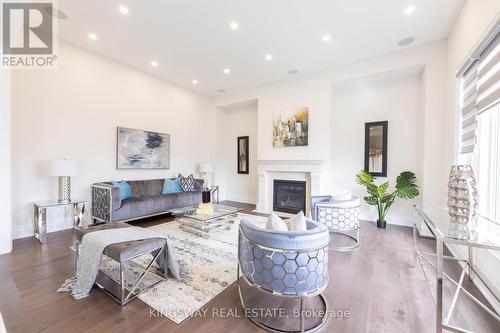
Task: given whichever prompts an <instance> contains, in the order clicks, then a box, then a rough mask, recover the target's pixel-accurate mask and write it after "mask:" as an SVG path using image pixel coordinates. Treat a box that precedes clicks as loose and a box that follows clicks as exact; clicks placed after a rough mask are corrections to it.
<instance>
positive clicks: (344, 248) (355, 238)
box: [330, 228, 359, 251]
mask: <svg viewBox="0 0 500 333" xmlns="http://www.w3.org/2000/svg"><path fill="white" fill-rule="evenodd" d="M352 231H354V230H352ZM330 232H331V233H335V234H338V235H342V236H345V237H347V238H350V239H351V240H353V241H354V244H353V245H349V246H330V250H333V251H352V250H354V249H356V248H358V247H359V228H358V229H356V235H355V236H353V235H350V234H348V233H347V232H345V231H338V230H331V229H330Z"/></svg>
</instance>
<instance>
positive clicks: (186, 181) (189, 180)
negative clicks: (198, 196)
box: [178, 174, 196, 192]
mask: <svg viewBox="0 0 500 333" xmlns="http://www.w3.org/2000/svg"><path fill="white" fill-rule="evenodd" d="M178 178H179V179H180V181H181V187H182V190H183V191H184V192H192V191H196V188H195V185H194V177H193V175H189V176H187V177H184V176H183V175H181V174H179V177H178Z"/></svg>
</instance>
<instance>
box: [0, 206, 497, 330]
mask: <svg viewBox="0 0 500 333" xmlns="http://www.w3.org/2000/svg"><path fill="white" fill-rule="evenodd" d="M231 204H233V205H240V206H241V207H243V208H245V209H246V210H247V211H248V212H249V211H250V210H251V209H252V206H250V205H245V204H237V203H231ZM168 220H171V218H159V219H158V218H157V219H149V220H147V221H142V222H141V224H140V225H141V226H150V225H154V224H158V223H164V222H165V221H168ZM136 224H138V223H136ZM420 243H421V244H420V246H421V247H423V248H429V249H432V246H433V243H434V242H433V241H432V240H428V239H421V241H420ZM73 244H74V232H73V231H72V230H66V231H61V232H56V233H52V234H49V236H48V243H47V245H44V246H41V245H40V244H38V243H37V242H36V241H35V240H34V239H32V238H25V239H20V240H16V241H14V250H13V252H12V253H11V254H7V255H2V256H0V313H1V314H2V316H3V319H4V322H5V326H6V327H7V330H8V332H255V331H258V329H257V328H256V326H255V325H253V324H252V323H251V322H250V321H249V320H248V319H246V318H243V317H229V318H217V317H214V316H213V315H212V314H213V313H215V312H219V313H221V312H220V311H219V309H231V310H232V311H233V312H238V314H239V315H241V314H242V310H241V308H240V303H239V299H238V294H237V288H236V285H235V284H233V285H231V286H230V287H228V288H226V289H225V290H224V291H223V292H222V293H221V294H219V295H218V296H217V297H215V298H214V299H213V300H212V301H211V302H210V303H208V304H207V305H205V307H204V309H206V310H207V312H206V313H207V317H205V318H200V317H196V318H190V319H187V320H185V321H184V322H183V323H181V324H180V325H176V324H175V323H174V322H172V321H170V320H169V319H167V318H164V317H155V316H154V313H153V316H152V315H151V314H150V308H149V306H147V305H146V304H145V303H143V302H142V301H140V300H135V301H133V302H132V303H130V304H128V305H127V306H125V307H120V306H119V305H118V304H116V303H115V302H114V301H113V300H111V298H109V297H108V296H107V295H105V294H104V293H103V292H102V291H100V290H99V289H96V288H94V289H93V290H92V293H91V295H90V296H89V297H88V298H86V299H83V300H80V301H74V300H73V299H72V298H71V297H70V296H69V295H68V294H64V293H63V294H59V293H56V289H57V288H58V287H59V286H60V285H61V283H62V282H63V281H64V279H65V278H67V277H70V276H71V275H72V274H73V273H74V269H75V267H74V253H73V252H72V251H71V250H70V249H69V247H70V246H71V245H73ZM411 244H412V243H411V229H410V228H407V227H398V226H392V225H389V226H388V227H387V229H386V230H379V229H377V228H376V226H375V224H373V223H370V222H362V225H361V246H360V247H359V248H358V249H356V250H355V251H352V252H336V251H330V254H329V255H330V257H329V260H330V263H329V272H330V284H329V286H328V288H327V290H326V291H325V296H326V299H327V301H328V303H329V306H330V310H345V311H349V316H348V317H347V318H344V319H335V318H330V319H329V320H328V322H327V325H326V326H325V328H324V329H323V331H324V332H354V333H358V332H398V333H399V332H418V333H420V332H433V331H434V322H435V318H434V304H433V301H432V298H431V295H430V293H429V290H428V288H427V286H426V283H425V280H424V276H423V274H422V271H421V269H420V268H419V267H418V265H417V267H415V268H414V267H412V260H413V258H412V256H413V252H412V245H411ZM445 269H446V271H447V272H449V273H450V275H452V276H455V277H456V276H457V274H458V273H457V272H458V267H457V266H456V265H446V266H445ZM428 274H432V271H431V270H429V271H428ZM466 285H467V288H468V289H469V290H471V291H472V292H473V293H474V294H476V295H479V294H478V291H477V290H476V289H475V287H474V286H473V285H471V284H468V283H466ZM451 287H452V286H451V285H450V283H446V282H445V291H446V294H447V296H446V299H447V301H448V302H449V301H450V299H451V295H452V291H453V290H452V288H451ZM256 295H257V294H256V293H254V294H253V299H254V300H255V299H256V298H258V297H257V296H256ZM259 299H260V298H259ZM266 304H268V303H266ZM311 304H312V302H309V304H308V305H309V306H310V305H311ZM453 320H454V322H455V323H458V324H460V325H464V326H466V327H469V328H470V329H473V330H475V331H478V332H500V325H499V323H498V322H496V321H495V320H494V319H491V318H490V317H489V316H488V315H487V314H485V313H484V312H483V311H480V310H479V307H478V306H476V305H475V304H474V303H472V301H469V300H468V299H467V298H465V297H462V298H459V301H458V304H457V313H456V315H455V316H454V317H453ZM286 325H287V326H288V325H292V322H290V321H288V320H287V323H286Z"/></svg>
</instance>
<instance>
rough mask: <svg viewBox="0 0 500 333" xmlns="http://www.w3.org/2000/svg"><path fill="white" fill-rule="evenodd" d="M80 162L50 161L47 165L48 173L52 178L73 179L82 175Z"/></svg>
mask: <svg viewBox="0 0 500 333" xmlns="http://www.w3.org/2000/svg"><path fill="white" fill-rule="evenodd" d="M80 170H81V165H80V161H79V160H50V161H49V162H48V164H47V173H48V175H49V176H52V177H71V176H76V175H79V174H80Z"/></svg>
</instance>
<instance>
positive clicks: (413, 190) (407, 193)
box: [356, 171, 420, 229]
mask: <svg viewBox="0 0 500 333" xmlns="http://www.w3.org/2000/svg"><path fill="white" fill-rule="evenodd" d="M375 179H376V178H375V177H374V176H372V175H371V174H370V173H369V172H366V171H361V172H360V173H358V174H357V175H356V181H357V183H358V184H361V185H363V186H364V187H366V190H367V192H368V194H369V195H368V196H366V197H364V200H365V201H366V203H367V204H369V205H372V206H377V211H378V220H377V227H378V228H382V229H385V226H386V221H385V216H386V215H387V212H388V211H389V208H391V206H392V204H393V203H394V200H396V198H401V199H413V198H415V197H417V196H418V195H419V194H420V193H419V192H418V185H417V184H416V182H417V178H416V177H415V174H414V173H413V172H411V171H404V172H401V174H400V175H399V176H398V177H397V178H396V188H395V189H394V191H392V192H389V191H388V190H389V182H385V183H383V184H381V185H378V186H377V185H375V182H374V181H375Z"/></svg>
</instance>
